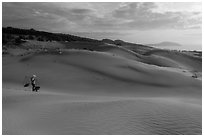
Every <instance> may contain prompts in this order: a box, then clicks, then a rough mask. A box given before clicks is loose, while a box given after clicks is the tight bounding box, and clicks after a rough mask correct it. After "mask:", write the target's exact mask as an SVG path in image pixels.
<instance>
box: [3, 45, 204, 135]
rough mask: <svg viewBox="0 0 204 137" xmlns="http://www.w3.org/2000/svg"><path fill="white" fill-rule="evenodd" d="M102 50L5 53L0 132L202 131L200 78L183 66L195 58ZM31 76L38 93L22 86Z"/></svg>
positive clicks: (121, 49)
mask: <svg viewBox="0 0 204 137" xmlns="http://www.w3.org/2000/svg"><path fill="white" fill-rule="evenodd" d="M103 47H104V46H103V45H102V46H101V47H99V48H98V51H92V52H91V51H87V50H63V51H62V54H59V53H58V52H56V51H52V52H39V53H34V52H33V53H30V54H28V55H24V56H4V57H3V59H2V71H3V73H2V81H3V90H2V102H3V105H2V108H3V109H2V110H3V112H2V125H3V128H2V131H3V134H48V135H50V134H78V135H79V134H201V133H202V122H201V119H202V103H201V102H202V99H201V95H202V81H201V80H199V79H196V78H192V77H191V73H189V72H188V71H187V69H188V70H199V69H200V68H199V67H200V63H201V62H199V61H198V62H196V61H195V62H194V61H193V59H189V58H187V59H186V57H185V56H181V57H180V55H175V56H174V55H173V56H167V55H166V53H165V54H163V53H162V54H159V53H155V54H151V55H150V54H149V55H141V54H138V53H134V52H132V51H130V50H128V49H125V48H120V47H117V48H114V47H113V46H112V47H110V46H105V47H106V48H105V49H103ZM177 58H179V59H178V60H177ZM180 58H181V59H180ZM186 60H188V61H186ZM193 63H195V64H193ZM150 64H153V65H150ZM158 64H159V65H158ZM196 64H197V65H196ZM182 65H183V66H185V68H186V69H182V67H183V66H182ZM159 66H162V67H159ZM164 66H166V67H164ZM167 66H168V67H167ZM184 70H185V72H184ZM32 74H36V75H37V84H39V85H40V86H41V89H40V92H37V93H35V92H30V89H29V88H23V84H25V83H24V82H25V81H24V77H25V76H31V75H32Z"/></svg>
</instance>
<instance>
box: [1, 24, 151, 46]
mask: <svg viewBox="0 0 204 137" xmlns="http://www.w3.org/2000/svg"><path fill="white" fill-rule="evenodd" d="M23 40H37V41H59V42H74V41H77V42H91V43H95V44H103V43H107V44H114V45H117V46H144V47H146V48H152V47H149V46H145V45H141V44H135V43H129V42H125V41H122V40H111V39H102V40H96V39H91V38H85V37H79V36H74V35H70V34H63V33H51V32H45V31H38V30H35V29H20V28H13V27H3V28H2V42H3V44H6V43H8V42H11V41H13V43H12V44H20V43H21V42H22V41H23Z"/></svg>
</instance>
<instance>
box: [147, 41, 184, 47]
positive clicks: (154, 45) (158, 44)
mask: <svg viewBox="0 0 204 137" xmlns="http://www.w3.org/2000/svg"><path fill="white" fill-rule="evenodd" d="M147 45H148V46H152V47H181V46H182V45H181V44H179V43H176V42H169V41H165V42H160V43H156V44H147Z"/></svg>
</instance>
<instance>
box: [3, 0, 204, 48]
mask: <svg viewBox="0 0 204 137" xmlns="http://www.w3.org/2000/svg"><path fill="white" fill-rule="evenodd" d="M2 25H3V27H7V26H12V27H19V28H34V29H36V30H43V31H49V32H60V33H67V34H74V35H78V36H84V37H89V38H95V39H105V38H109V39H113V40H115V39H121V40H124V41H127V42H134V43H140V44H155V43H160V42H164V41H170V42H177V43H179V44H181V45H183V46H182V47H179V48H183V49H190V50H201V48H202V29H201V28H202V3H199V2H195V3H193V2H164V3H159V2H156V3H155V2H144V3H142V2H133V3H126V2H117V3H116V2H95V3H88V2H83V3H80V2H72V3H71V2H66V3H62V2H55V3H54V2H50V3H41V2H35V3H33V2H27V3H26V2H24V3H20V2H18V3H11V2H3V3H2ZM170 48H171V47H170ZM173 48H175V47H173Z"/></svg>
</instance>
